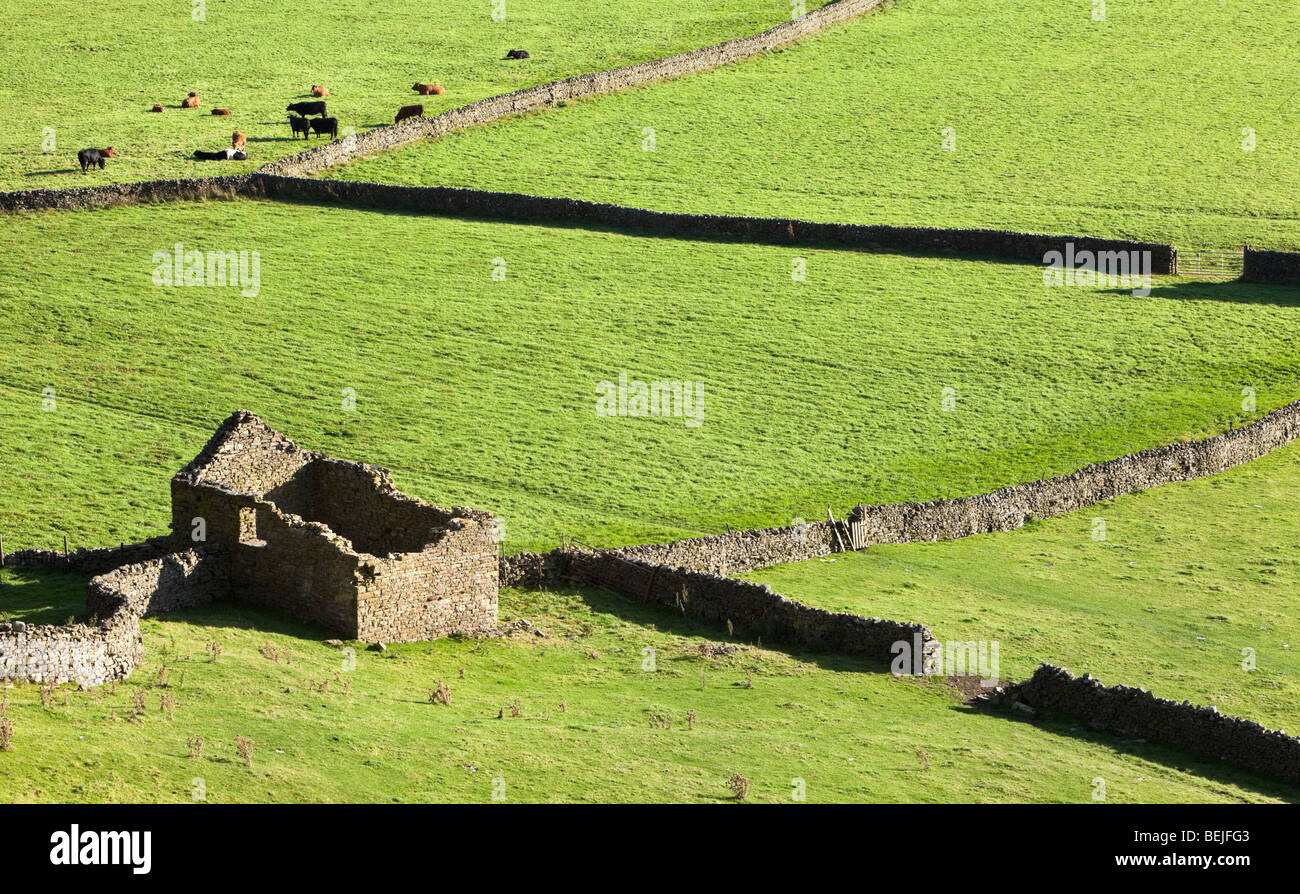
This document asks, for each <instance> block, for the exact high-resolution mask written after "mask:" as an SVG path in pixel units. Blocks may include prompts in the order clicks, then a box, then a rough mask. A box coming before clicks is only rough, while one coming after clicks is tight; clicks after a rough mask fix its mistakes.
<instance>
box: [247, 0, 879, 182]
mask: <svg viewBox="0 0 1300 894" xmlns="http://www.w3.org/2000/svg"><path fill="white" fill-rule="evenodd" d="M883 2H884V0H835V2H833V3H828V4H827V5H825V6H823V7H821V8H820V9H815V10H813V11H812V12H810V13H808V14H807V15H804V16H800V17H799V18H797V19H794V20H792V21H789V22H783V23H781V24H780V25H777V26H775V27H774V28H769V29H768V30H767V31H764V32H763V33H762V34H756V35H754V36H752V37H742V38H738V39H736V40H729V41H726V42H725V43H720V44H716V45H714V46H710V47H703V48H701V49H698V50H691V51H690V52H686V53H680V54H678V55H676V56H669V57H667V58H664V59H655V60H653V61H650V62H641V63H639V64H637V65H629V66H626V67H624V68H615V69H611V70H609V71H598V72H592V73H591V74H584V75H578V76H577V77H572V78H565V79H564V80H561V81H550V82H548V83H545V84H541V85H539V86H536V87H529V88H527V89H525V90H516V91H515V92H513V93H506V94H502V95H500V96H492V97H488V98H487V99H481V100H479V101H478V102H473V103H470V104H469V105H466V106H461V107H460V108H456V109H451V110H449V111H446V112H443V113H442V114H440V115H437V116H435V117H433V118H408V119H407V120H405V121H403V122H401V123H399V124H392V125H388V126H386V127H379V128H376V129H374V130H370V131H366V132H365V133H359V134H353V135H352V136H349V137H345V138H344V139H342V140H338V141H337V142H334V143H329V144H327V145H324V146H320V147H318V148H315V149H311V150H308V151H306V152H302V153H299V154H298V155H295V156H292V157H290V158H286V159H282V160H280V161H276V162H272V163H271V164H268V165H266V166H265V167H263V168H262V169H261V170H262V171H263V172H264V173H268V174H279V175H283V176H288V177H304V176H307V175H309V174H314V173H317V172H319V171H323V170H325V169H326V168H331V167H335V166H336V165H340V164H344V163H345V162H349V161H353V160H354V159H357V158H360V157H362V156H364V155H373V154H375V153H377V152H387V151H389V150H392V149H396V148H398V147H399V146H404V145H406V144H408V143H412V142H415V141H417V140H422V139H426V138H429V137H439V136H442V135H443V134H445V133H447V132H448V131H452V130H459V129H462V128H466V127H473V126H475V125H478V124H486V123H488V122H490V121H496V120H497V119H500V118H504V117H507V116H509V115H518V114H521V113H523V112H532V111H536V110H538V109H546V108H552V107H554V106H556V105H558V104H559V103H561V102H571V101H573V100H576V99H582V98H584V97H588V96H596V95H598V94H601V93H611V92H613V91H615V90H624V89H626V88H628V87H636V86H639V85H641V84H648V83H650V82H652V81H661V80H665V79H667V78H676V77H681V76H683V75H689V74H694V73H697V72H702V71H708V70H710V69H713V68H719V67H721V66H723V65H730V64H731V63H733V62H739V61H741V60H742V59H748V58H750V57H752V56H757V55H759V54H760V53H764V52H767V51H769V50H774V49H777V48H778V47H783V46H786V45H787V44H790V43H794V42H795V41H797V40H801V39H803V38H805V37H809V36H811V35H813V34H816V33H817V32H818V31H821V30H823V29H825V28H827V27H829V26H831V25H836V24H839V23H841V22H846V21H848V20H849V19H852V18H854V17H856V16H860V15H863V14H864V13H867V12H870V11H872V10H873V9H875V8H876V7H878V6H880V5H881V4H882V3H883Z"/></svg>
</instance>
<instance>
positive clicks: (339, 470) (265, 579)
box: [172, 410, 498, 642]
mask: <svg viewBox="0 0 1300 894" xmlns="http://www.w3.org/2000/svg"><path fill="white" fill-rule="evenodd" d="M172 505H173V521H172V524H173V528H174V529H175V530H176V532H177V536H183V532H185V531H189V530H191V529H192V528H193V519H195V518H201V519H203V522H204V524H205V526H206V528H207V542H210V543H218V544H220V545H221V546H223V547H224V548H225V549H226V550H228V551H229V553H230V555H231V557H232V559H231V587H232V591H233V592H234V593H235V594H236V598H242V599H247V600H248V601H251V602H254V603H256V604H259V605H264V606H267V607H271V608H275V609H278V610H280V611H284V612H286V613H288V614H290V615H292V616H294V617H297V618H300V619H302V620H306V621H311V622H314V623H319V624H323V625H325V626H327V627H329V628H330V629H331V630H334V631H336V632H338V633H340V634H342V635H344V636H347V637H349V638H355V639H366V640H384V641H393V642H397V641H412V640H422V639H432V638H435V637H439V636H445V635H447V634H448V633H452V632H455V631H458V630H459V631H464V632H477V631H483V630H489V629H492V628H494V627H495V626H496V609H497V588H498V566H497V546H496V523H495V520H494V519H493V518H492V516H491V515H490V514H489V513H486V512H481V511H479V510H475V509H469V508H466V507H458V508H455V509H442V508H439V507H437V506H430V505H429V504H428V503H425V502H424V501H423V500H419V499H416V498H415V497H411V496H408V495H406V494H403V493H402V492H401V491H399V490H398V489H397V487H396V486H395V485H394V484H393V481H392V475H391V474H390V473H389V472H388V470H387V469H382V468H379V467H378V466H372V465H367V464H365V463H354V462H347V461H345V460H340V459H335V458H333V457H328V456H325V455H324V454H321V453H318V452H315V451H310V450H303V449H301V448H299V447H298V446H297V445H296V444H294V443H293V442H292V441H291V440H289V439H288V438H286V437H285V436H284V435H282V434H280V433H279V432H276V431H274V430H273V429H271V428H270V427H269V426H267V425H266V424H265V423H263V422H262V420H261V419H259V418H258V417H257V416H255V415H254V414H252V413H249V412H248V411H246V410H241V411H239V412H236V413H234V414H232V415H231V416H230V418H228V419H227V420H226V421H225V422H223V423H222V425H221V427H220V428H218V430H217V433H216V434H215V435H214V436H213V437H212V439H211V440H210V441H209V442H208V444H207V445H206V446H205V447H204V449H203V451H202V452H201V453H200V454H199V456H198V457H196V458H195V460H194V462H192V463H190V464H189V465H188V466H186V467H185V469H183V470H182V471H181V472H180V473H179V474H177V475H176V477H175V478H174V479H173V481H172Z"/></svg>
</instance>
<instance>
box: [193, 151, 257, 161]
mask: <svg viewBox="0 0 1300 894" xmlns="http://www.w3.org/2000/svg"><path fill="white" fill-rule="evenodd" d="M194 157H195V158H197V159H198V160H199V161H248V153H247V152H245V151H243V150H242V149H218V150H217V151H216V152H204V151H203V150H202V149H195V150H194Z"/></svg>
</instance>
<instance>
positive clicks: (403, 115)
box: [393, 103, 424, 124]
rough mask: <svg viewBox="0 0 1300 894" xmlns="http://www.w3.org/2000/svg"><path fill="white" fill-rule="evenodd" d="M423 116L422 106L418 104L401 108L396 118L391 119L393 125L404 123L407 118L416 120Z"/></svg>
mask: <svg viewBox="0 0 1300 894" xmlns="http://www.w3.org/2000/svg"><path fill="white" fill-rule="evenodd" d="M423 114H424V106H422V105H420V104H419V103H417V104H415V105H413V106H402V107H401V108H400V109H398V110H397V117H395V118H394V119H393V123H394V124H398V123H400V122H402V121H405V120H406V119H407V118H418V117H420V116H421V115H423Z"/></svg>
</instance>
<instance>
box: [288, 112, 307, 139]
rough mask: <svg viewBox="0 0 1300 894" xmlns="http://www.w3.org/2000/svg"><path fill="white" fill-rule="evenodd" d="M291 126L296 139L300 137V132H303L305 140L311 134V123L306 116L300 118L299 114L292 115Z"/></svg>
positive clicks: (290, 117)
mask: <svg viewBox="0 0 1300 894" xmlns="http://www.w3.org/2000/svg"><path fill="white" fill-rule="evenodd" d="M289 127H290V128H292V130H293V137H294V139H297V138H298V134H302V138H303V139H304V140H305V139H307V137H309V136H311V125H310V124H308V122H307V119H306V118H299V117H298V116H297V115H290V116H289Z"/></svg>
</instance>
